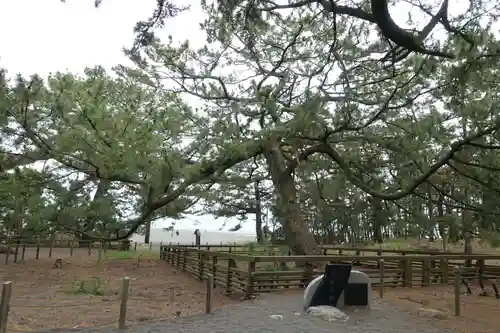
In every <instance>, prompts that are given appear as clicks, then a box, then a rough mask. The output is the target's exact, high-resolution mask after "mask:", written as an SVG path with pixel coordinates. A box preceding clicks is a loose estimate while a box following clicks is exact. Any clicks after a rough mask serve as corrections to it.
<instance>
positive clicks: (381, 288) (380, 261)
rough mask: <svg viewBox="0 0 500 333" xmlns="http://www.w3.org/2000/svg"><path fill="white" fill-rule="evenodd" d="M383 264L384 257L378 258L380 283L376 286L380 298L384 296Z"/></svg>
mask: <svg viewBox="0 0 500 333" xmlns="http://www.w3.org/2000/svg"><path fill="white" fill-rule="evenodd" d="M384 265H385V261H384V259H380V260H379V266H380V282H379V283H380V284H379V286H378V288H379V289H378V292H379V295H380V298H384Z"/></svg>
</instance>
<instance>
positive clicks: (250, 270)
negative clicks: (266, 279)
mask: <svg viewBox="0 0 500 333" xmlns="http://www.w3.org/2000/svg"><path fill="white" fill-rule="evenodd" d="M253 273H255V259H253V258H252V261H249V262H248V272H247V288H246V298H251V296H252V294H253V285H254V281H253Z"/></svg>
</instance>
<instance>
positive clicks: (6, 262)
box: [5, 244, 11, 265]
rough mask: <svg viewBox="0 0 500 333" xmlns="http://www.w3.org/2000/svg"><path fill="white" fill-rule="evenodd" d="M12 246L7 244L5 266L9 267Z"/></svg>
mask: <svg viewBox="0 0 500 333" xmlns="http://www.w3.org/2000/svg"><path fill="white" fill-rule="evenodd" d="M10 249H11V247H10V244H7V253H5V264H6V265H7V264H8V263H9V257H10Z"/></svg>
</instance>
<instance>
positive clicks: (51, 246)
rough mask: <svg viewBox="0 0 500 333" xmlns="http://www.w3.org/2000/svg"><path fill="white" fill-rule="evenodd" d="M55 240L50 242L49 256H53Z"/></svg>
mask: <svg viewBox="0 0 500 333" xmlns="http://www.w3.org/2000/svg"><path fill="white" fill-rule="evenodd" d="M54 242H55V240H54V239H53V240H52V241H51V242H50V248H49V258H52V250H53V249H54Z"/></svg>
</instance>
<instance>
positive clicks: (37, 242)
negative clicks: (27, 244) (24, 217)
mask: <svg viewBox="0 0 500 333" xmlns="http://www.w3.org/2000/svg"><path fill="white" fill-rule="evenodd" d="M39 257H40V240H39V239H38V240H37V241H36V258H35V259H38V258H39Z"/></svg>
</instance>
